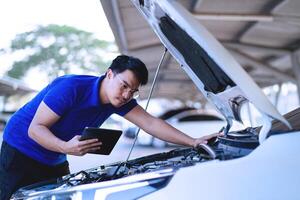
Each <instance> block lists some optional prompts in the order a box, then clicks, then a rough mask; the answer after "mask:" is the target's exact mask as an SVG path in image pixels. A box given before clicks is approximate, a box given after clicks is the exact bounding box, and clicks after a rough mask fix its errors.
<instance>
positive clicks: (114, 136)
mask: <svg viewBox="0 0 300 200" xmlns="http://www.w3.org/2000/svg"><path fill="white" fill-rule="evenodd" d="M121 135H122V131H121V130H114V129H104V128H96V127H86V128H85V129H84V131H83V132H82V136H81V138H80V140H87V139H94V138H97V139H98V140H99V141H101V142H102V145H101V149H98V150H96V151H92V152H88V153H94V154H103V155H109V154H110V153H111V151H112V150H113V148H114V146H115V145H116V143H117V142H118V140H119V138H120V136H121Z"/></svg>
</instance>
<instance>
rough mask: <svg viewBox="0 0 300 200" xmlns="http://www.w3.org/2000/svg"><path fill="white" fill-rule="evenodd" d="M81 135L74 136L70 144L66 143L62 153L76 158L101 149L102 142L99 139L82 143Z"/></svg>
mask: <svg viewBox="0 0 300 200" xmlns="http://www.w3.org/2000/svg"><path fill="white" fill-rule="evenodd" d="M80 137H81V136H80V135H76V136H74V137H73V138H72V139H71V140H69V141H68V142H65V143H64V145H63V147H62V151H63V153H65V154H70V155H74V156H83V155H85V154H86V153H88V152H92V151H95V150H98V149H100V148H101V144H102V143H101V141H98V139H89V140H82V141H80Z"/></svg>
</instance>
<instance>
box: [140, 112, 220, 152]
mask: <svg viewBox="0 0 300 200" xmlns="http://www.w3.org/2000/svg"><path fill="white" fill-rule="evenodd" d="M170 112H172V111H169V112H167V113H165V115H162V116H161V117H160V118H162V119H164V120H165V121H166V122H168V123H169V124H171V125H172V126H173V127H175V128H177V129H178V130H180V131H182V132H184V133H186V134H188V135H189V136H191V137H194V138H196V137H201V136H204V135H207V134H210V133H217V132H219V131H220V128H222V127H224V126H226V121H225V120H224V118H223V117H222V116H221V115H220V114H217V113H216V112H213V111H209V110H203V109H190V110H185V111H182V112H179V113H177V114H175V115H171V116H170V117H167V118H166V117H164V116H166V114H168V113H170ZM137 143H138V144H141V145H152V146H154V147H165V146H167V145H173V144H172V143H167V142H165V141H162V140H160V139H158V138H155V137H153V136H151V135H150V134H148V133H146V132H145V131H143V130H140V132H139V135H138V138H137Z"/></svg>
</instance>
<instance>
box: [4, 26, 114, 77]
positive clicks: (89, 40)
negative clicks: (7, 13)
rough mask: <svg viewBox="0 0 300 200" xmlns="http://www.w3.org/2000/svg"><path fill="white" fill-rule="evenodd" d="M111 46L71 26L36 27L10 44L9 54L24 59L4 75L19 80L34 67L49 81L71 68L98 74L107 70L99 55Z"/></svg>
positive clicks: (19, 35) (16, 62) (13, 65)
mask: <svg viewBox="0 0 300 200" xmlns="http://www.w3.org/2000/svg"><path fill="white" fill-rule="evenodd" d="M112 46H113V43H110V42H107V41H103V40H99V39H96V38H95V37H94V36H93V34H92V33H89V32H85V31H82V30H78V29H76V28H74V27H69V26H59V25H53V24H52V25H48V26H38V27H37V28H36V29H35V30H33V31H29V32H25V33H21V34H18V35H17V36H16V37H15V38H14V40H13V41H12V42H11V46H10V49H9V50H10V52H12V53H17V52H20V53H21V54H22V55H24V57H23V59H21V60H20V61H15V62H14V63H13V64H12V67H11V69H10V70H9V71H8V72H7V74H8V75H9V76H11V77H14V78H21V77H23V76H25V75H26V72H27V71H28V70H29V69H31V68H38V69H39V70H41V71H43V72H46V73H48V75H49V79H53V78H55V77H57V76H58V75H59V74H68V73H70V70H71V69H72V68H74V67H77V68H80V69H82V70H84V71H86V72H89V71H95V72H98V73H99V74H100V73H102V72H104V71H105V70H106V68H107V67H108V63H107V62H105V61H104V60H103V57H102V56H101V55H103V53H104V52H109V51H111V50H110V48H111V47H112Z"/></svg>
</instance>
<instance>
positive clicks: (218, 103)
mask: <svg viewBox="0 0 300 200" xmlns="http://www.w3.org/2000/svg"><path fill="white" fill-rule="evenodd" d="M132 2H133V3H134V5H135V6H136V8H137V9H138V10H139V11H140V12H141V14H142V15H143V16H144V17H145V20H147V21H148V22H149V24H150V25H151V27H152V29H153V30H154V32H155V33H156V34H157V36H158V37H159V38H160V40H161V42H162V43H163V44H164V45H165V47H166V48H167V49H168V51H169V52H170V53H171V54H172V55H173V57H175V58H176V60H177V61H178V62H179V63H180V65H181V66H182V67H183V69H184V70H185V71H186V73H187V74H188V75H189V77H190V78H191V79H192V80H193V82H194V83H195V85H196V86H197V87H198V88H199V90H200V91H201V92H202V94H203V95H204V96H205V97H206V98H207V100H208V101H210V102H211V103H212V104H214V105H215V107H216V109H218V110H219V112H220V113H222V115H223V116H224V118H225V119H226V121H227V124H226V127H225V129H224V131H225V135H224V136H219V137H218V138H215V140H210V141H209V143H208V144H203V145H200V146H199V147H197V148H178V149H175V150H172V151H170V152H165V153H159V154H155V155H150V156H145V157H141V158H137V159H134V160H129V161H128V162H118V163H113V164H110V165H105V166H99V167H96V168H94V169H89V170H85V171H81V172H78V173H75V174H70V175H67V176H64V177H61V178H59V179H57V180H49V181H48V182H44V183H38V184H35V185H31V186H27V187H24V188H21V189H19V190H18V191H17V192H16V193H15V194H14V195H13V197H12V198H13V199H97V200H99V199H122V200H125V199H137V198H139V199H226V200H227V199H228V200H240V199H255V200H260V199H264V200H265V199H272V200H274V199H278V200H279V199H280V200H281V199H300V193H299V188H300V173H299V169H300V156H299V153H300V145H299V141H300V132H299V131H298V130H299V126H296V127H297V128H298V130H294V129H291V128H292V127H291V125H290V123H289V122H288V121H287V120H286V119H285V118H284V117H283V116H282V115H280V114H279V112H278V111H277V110H276V109H275V107H274V106H273V105H272V104H271V103H270V101H269V100H268V99H267V97H266V96H265V95H264V94H263V93H262V91H261V90H260V88H259V87H258V86H257V85H256V84H255V82H254V81H253V80H252V79H251V77H250V76H249V75H248V74H247V73H246V72H245V71H244V70H243V68H242V67H241V66H240V65H239V64H238V63H237V62H236V61H235V60H234V58H233V57H232V56H231V55H230V54H229V52H227V50H226V49H225V48H224V47H223V46H222V45H221V44H220V43H219V42H218V41H217V40H216V39H215V38H214V37H213V36H212V35H211V34H210V33H209V32H208V31H207V30H206V29H205V28H204V27H203V26H201V25H200V24H199V22H198V21H196V20H195V19H194V17H193V16H191V15H190V14H189V12H187V11H186V10H185V9H184V8H183V7H182V6H181V5H180V4H179V3H177V2H176V1H174V0H132ZM248 102H251V103H252V104H253V105H254V106H255V107H256V108H257V110H258V111H260V113H261V114H262V116H263V118H264V124H262V126H261V127H259V128H255V127H248V128H247V129H244V130H240V131H231V130H230V128H231V125H232V122H233V121H241V120H242V119H243V118H242V117H241V107H242V105H245V104H247V103H248ZM298 113H299V110H298ZM295 116H299V115H289V120H290V121H292V122H298V121H299V120H298V119H299V118H296V119H295ZM272 120H276V121H277V122H276V124H280V125H279V126H277V125H276V127H277V128H276V129H271V127H272V123H271V122H272ZM220 128H221V127H220Z"/></svg>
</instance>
